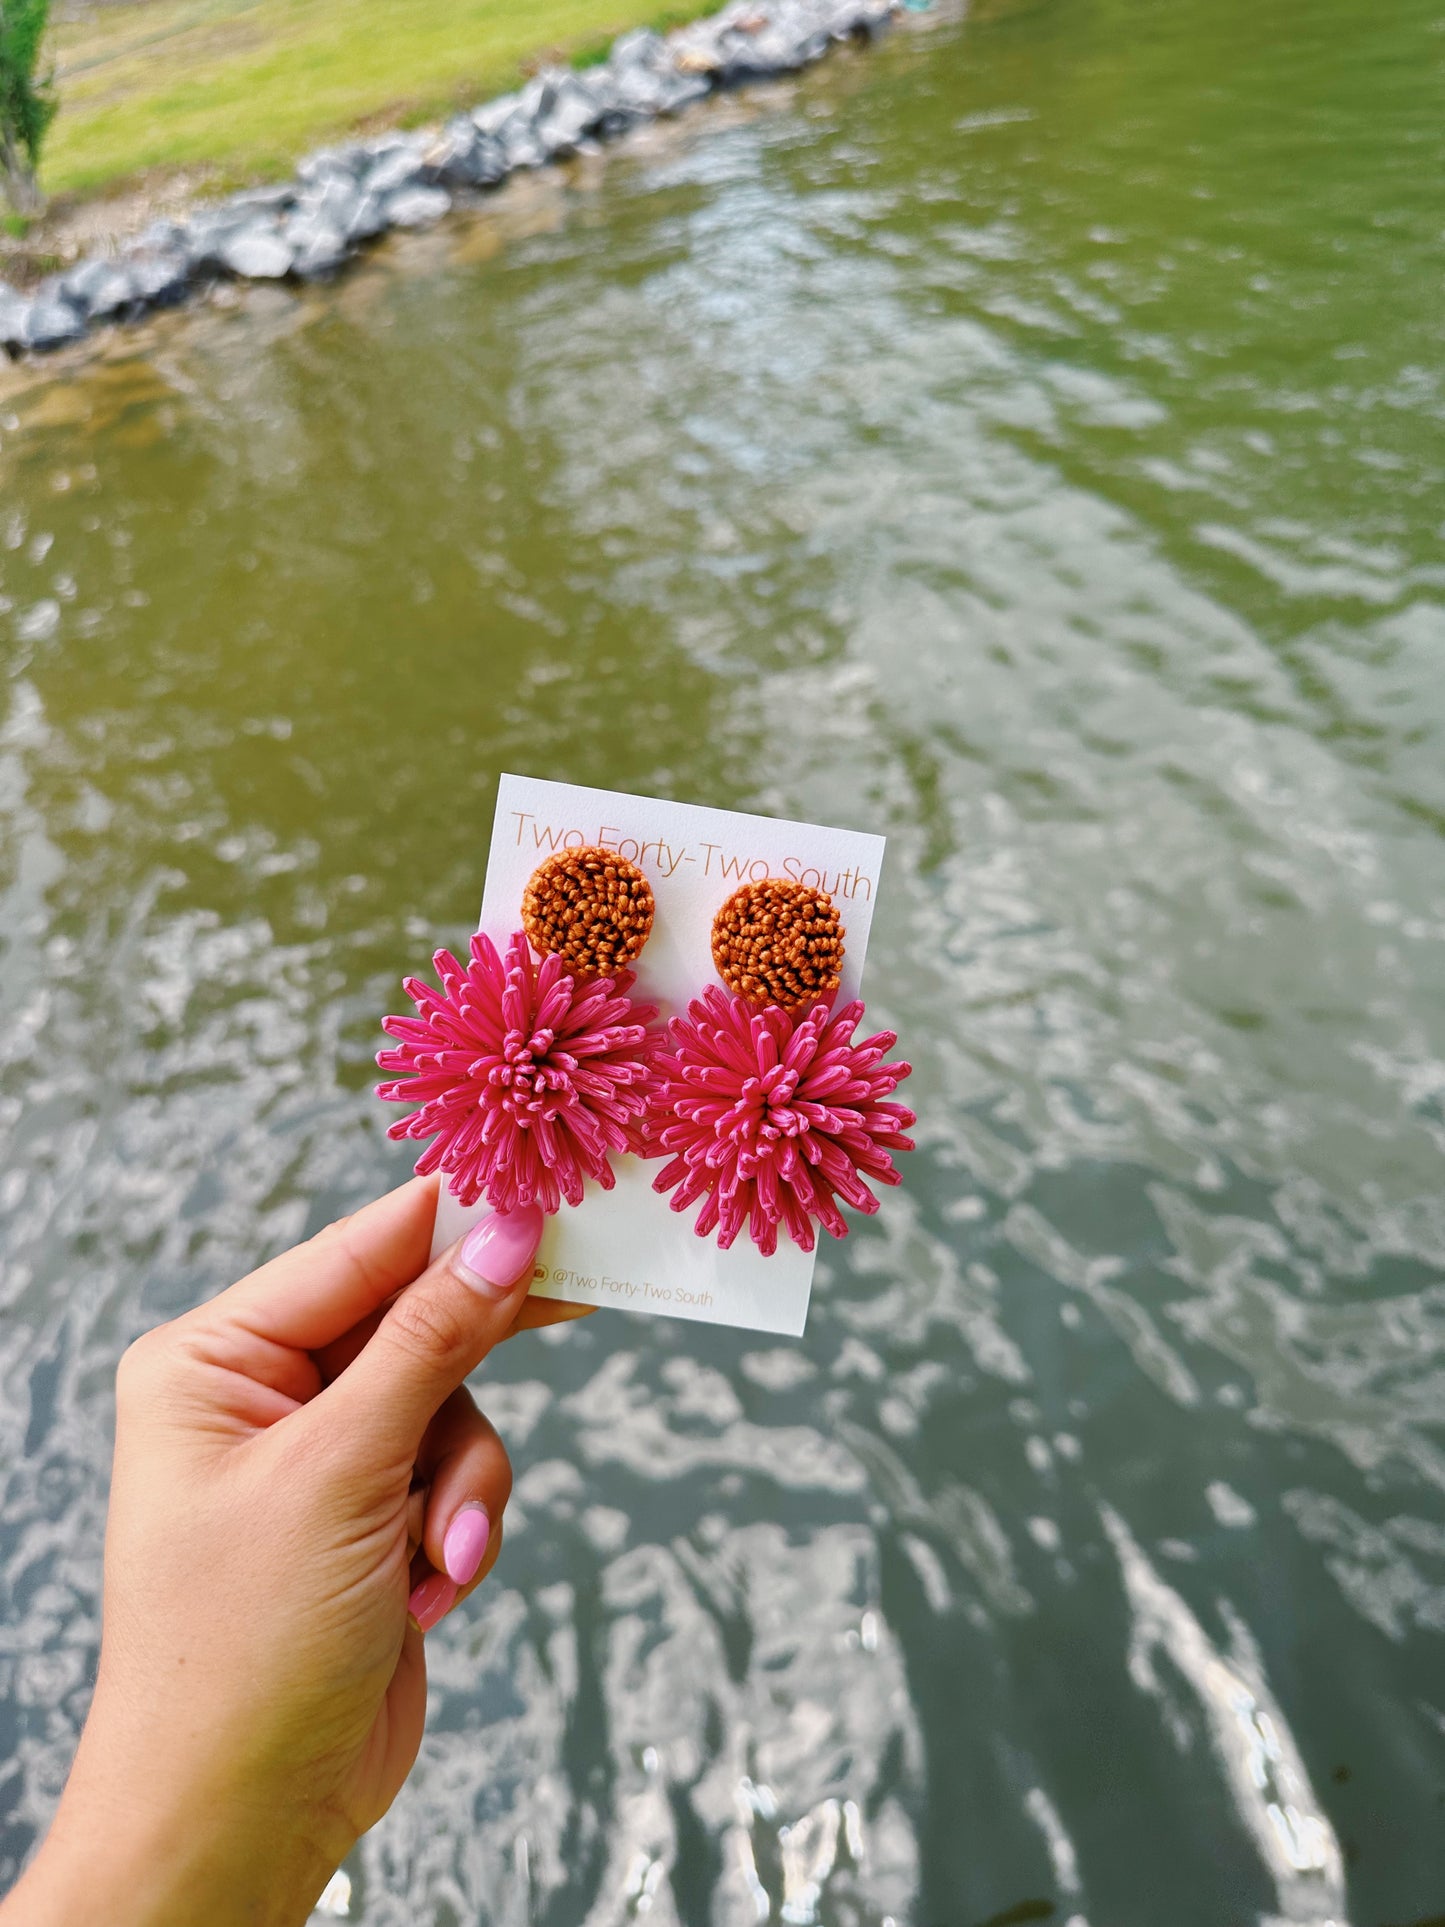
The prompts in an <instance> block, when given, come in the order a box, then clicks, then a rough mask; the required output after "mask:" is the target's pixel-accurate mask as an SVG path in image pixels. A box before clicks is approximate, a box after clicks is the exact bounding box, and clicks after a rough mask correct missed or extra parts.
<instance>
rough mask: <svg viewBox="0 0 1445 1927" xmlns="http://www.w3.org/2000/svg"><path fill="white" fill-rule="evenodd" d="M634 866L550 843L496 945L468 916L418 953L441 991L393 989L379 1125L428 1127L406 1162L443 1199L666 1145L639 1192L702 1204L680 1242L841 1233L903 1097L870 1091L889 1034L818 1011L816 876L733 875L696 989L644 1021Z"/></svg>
mask: <svg viewBox="0 0 1445 1927" xmlns="http://www.w3.org/2000/svg"><path fill="white" fill-rule="evenodd" d="M656 911H657V906H656V900H655V897H654V895H653V891H652V886H651V884H650V883H649V882H648V880H647V877H646V875H645V873H644V872H643V871H642V870H641V869H640V868H639V867H638V865H637V864H635V863H632V862H630V861H629V860H628V859H627V858H625V857H621V856H619V855H618V854H617V853H616V852H615V851H612V850H607V849H603V848H600V847H596V846H588V847H584V848H581V849H575V850H563V851H559V852H558V853H557V854H556V855H554V856H551V857H549V858H548V859H547V860H546V861H545V862H544V863H542V864H541V865H540V866H539V867H538V869H537V870H535V871H534V872H533V874H532V876H531V877H530V878H529V879H528V882H527V885H526V888H525V889H524V891H523V894H522V905H521V928H520V929H518V930H517V931H515V932H514V933H513V935H512V937H511V939H510V940H509V942H508V945H507V949H506V954H505V957H503V956H502V955H500V954H499V953H498V951H497V949H496V946H495V945H494V944H493V943H492V941H491V939H490V938H488V937H487V936H485V935H484V934H483V933H481V932H480V931H479V932H478V933H477V934H476V935H475V936H474V937H473V938H472V940H471V949H470V958H469V961H468V962H467V963H466V964H465V965H463V964H462V963H460V962H459V961H458V959H457V958H456V957H455V956H453V954H452V953H451V952H450V951H449V950H439V951H438V952H437V953H436V956H435V959H434V963H435V967H436V971H437V975H438V977H439V978H440V980H441V992H440V993H438V992H437V991H435V990H433V989H432V987H431V986H430V985H429V984H426V983H424V982H423V981H422V980H420V979H419V978H415V977H409V978H407V979H406V980H405V985H404V988H405V990H406V992H407V995H408V996H409V997H410V998H411V1000H412V1002H413V1003H414V1004H415V1006H416V1010H417V1015H416V1016H415V1017H387V1018H386V1019H384V1021H383V1026H382V1027H383V1029H384V1030H385V1031H386V1032H387V1033H388V1035H389V1036H390V1037H392V1038H393V1039H394V1040H395V1043H396V1048H394V1049H391V1050H384V1051H382V1052H381V1053H380V1054H379V1055H378V1057H377V1063H378V1065H379V1066H380V1068H381V1069H382V1070H384V1071H388V1072H392V1073H395V1075H394V1076H393V1078H392V1079H391V1081H389V1082H387V1083H384V1084H381V1085H379V1086H378V1087H377V1095H378V1096H379V1097H381V1098H384V1099H386V1100H387V1101H388V1102H393V1103H410V1104H418V1105H419V1107H420V1108H419V1109H417V1110H416V1111H415V1112H413V1114H412V1115H411V1116H409V1117H407V1118H403V1119H400V1120H399V1121H398V1122H397V1123H395V1124H393V1125H392V1126H391V1127H390V1131H389V1133H388V1134H389V1135H390V1136H391V1137H394V1138H411V1139H430V1140H431V1142H430V1144H429V1145H428V1147H427V1149H426V1150H425V1151H424V1152H423V1153H422V1155H421V1157H420V1158H419V1159H418V1160H417V1165H416V1169H417V1171H418V1172H421V1173H424V1172H429V1171H436V1170H440V1171H442V1172H444V1173H445V1174H446V1175H447V1178H448V1180H449V1183H450V1186H451V1189H452V1191H453V1193H454V1194H455V1195H456V1197H457V1198H458V1199H459V1201H460V1202H461V1203H463V1204H466V1205H471V1204H476V1203H478V1202H479V1201H480V1200H481V1199H483V1198H485V1199H486V1200H487V1201H488V1203H490V1204H491V1205H492V1206H493V1207H494V1208H496V1209H497V1210H501V1211H511V1210H515V1209H517V1208H518V1207H519V1206H521V1205H524V1204H529V1203H532V1202H536V1203H538V1204H540V1205H541V1206H542V1208H543V1210H545V1211H548V1212H552V1211H556V1210H558V1209H559V1208H560V1205H561V1203H562V1201H563V1199H564V1198H565V1200H566V1201H567V1203H569V1204H574V1205H575V1204H579V1203H580V1202H581V1201H582V1196H583V1188H584V1184H585V1181H586V1180H587V1179H589V1178H590V1179H592V1180H594V1181H595V1182H596V1183H598V1184H600V1185H602V1186H603V1187H604V1188H605V1189H608V1190H610V1189H611V1188H612V1186H613V1185H614V1183H615V1182H616V1178H615V1174H614V1172H613V1169H612V1163H611V1159H612V1156H613V1154H615V1153H619V1152H633V1153H635V1154H637V1155H639V1156H642V1157H645V1158H655V1157H667V1158H668V1159H669V1162H668V1164H667V1165H666V1167H665V1168H664V1169H663V1170H662V1171H661V1172H660V1173H659V1174H658V1176H657V1178H656V1180H655V1182H654V1188H655V1189H656V1190H658V1191H659V1192H664V1193H666V1192H669V1191H670V1192H672V1193H673V1196H672V1199H671V1203H672V1208H673V1209H674V1210H675V1211H683V1210H686V1209H687V1208H688V1207H689V1206H690V1205H692V1204H695V1203H698V1202H699V1201H700V1202H701V1209H700V1210H699V1212H698V1216H697V1220H696V1225H695V1229H696V1231H697V1234H698V1236H699V1237H708V1236H710V1235H712V1234H713V1233H714V1232H716V1234H717V1242H718V1244H719V1246H720V1247H721V1248H722V1249H724V1250H726V1249H727V1248H728V1247H729V1246H730V1245H731V1244H732V1243H733V1242H734V1241H735V1239H736V1238H737V1237H738V1235H739V1234H740V1232H741V1231H742V1230H743V1228H744V1227H746V1228H747V1229H748V1231H749V1233H750V1235H751V1237H752V1238H753V1241H754V1243H755V1244H756V1245H757V1247H758V1249H759V1250H760V1251H761V1252H763V1253H764V1254H765V1255H771V1254H772V1253H773V1252H774V1251H776V1249H777V1241H778V1230H779V1227H780V1226H783V1227H785V1228H786V1229H787V1231H788V1234H789V1236H790V1237H791V1238H792V1240H793V1242H794V1243H795V1244H796V1245H798V1246H799V1247H800V1249H802V1250H804V1251H811V1250H812V1249H813V1244H814V1232H813V1225H814V1223H815V1222H816V1223H820V1224H822V1225H823V1227H824V1228H825V1229H826V1230H827V1231H829V1232H831V1233H832V1234H833V1235H834V1236H835V1237H844V1236H846V1235H847V1225H846V1223H845V1222H844V1220H843V1218H842V1215H841V1213H840V1211H839V1209H838V1200H839V1199H841V1200H842V1201H843V1202H844V1203H846V1204H850V1205H853V1206H855V1207H856V1208H857V1209H859V1210H861V1211H865V1212H872V1211H876V1210H877V1208H878V1202H877V1199H876V1198H875V1197H874V1195H873V1193H872V1192H871V1191H870V1190H869V1189H868V1184H867V1182H866V1181H865V1180H870V1179H871V1180H872V1181H874V1182H877V1183H882V1184H896V1183H897V1182H898V1181H899V1179H898V1173H897V1171H896V1169H895V1168H894V1165H893V1162H892V1153H893V1152H895V1151H903V1150H910V1149H912V1141H911V1140H910V1139H909V1138H908V1137H906V1136H905V1135H904V1133H905V1132H906V1130H907V1129H908V1127H909V1126H910V1125H912V1123H913V1122H914V1118H913V1114H912V1112H910V1111H908V1110H906V1109H905V1108H904V1107H903V1106H902V1105H900V1104H895V1103H892V1102H890V1101H889V1100H890V1098H891V1094H892V1092H893V1091H894V1090H895V1089H896V1087H897V1085H898V1084H899V1083H900V1082H901V1081H902V1079H903V1078H904V1077H906V1076H908V1074H909V1068H910V1067H909V1066H908V1065H907V1064H900V1063H893V1064H885V1063H883V1062H882V1061H881V1060H882V1059H883V1058H884V1056H885V1055H886V1053H887V1052H888V1051H889V1050H890V1049H891V1048H892V1047H893V1045H894V1044H895V1043H896V1041H897V1038H896V1036H895V1034H894V1033H893V1032H891V1031H887V1032H882V1033H880V1034H879V1035H878V1036H876V1037H870V1038H868V1039H866V1040H865V1041H864V1042H862V1043H856V1042H855V1041H854V1032H855V1031H856V1029H857V1026H858V1024H859V1022H860V1020H861V1018H862V1016H863V1005H862V1004H861V1002H857V1001H854V1002H851V1003H849V1004H848V1005H846V1006H845V1007H844V1008H843V1009H842V1010H840V1011H838V1012H836V1014H835V1013H833V1011H832V1003H833V1000H834V998H835V996H836V993H837V991H838V988H839V984H840V981H841V973H842V966H843V959H844V954H845V951H844V945H845V931H844V927H843V921H842V917H841V915H840V913H839V911H838V908H837V906H836V905H835V904H834V903H833V901H832V899H831V898H830V897H829V896H828V895H827V893H826V892H824V891H822V890H814V889H811V888H809V887H808V886H807V885H804V884H800V883H792V882H789V881H787V880H785V879H782V878H768V879H766V880H763V881H760V882H752V883H747V884H744V885H742V886H741V887H740V888H739V889H737V890H735V891H734V892H733V893H732V895H731V896H729V897H728V899H727V901H726V902H725V903H724V904H723V905H722V906H721V908H720V909H719V910H718V912H717V915H716V917H715V918H714V921H713V926H712V941H711V950H712V958H713V965H714V968H715V969H716V971H717V973H718V976H719V978H720V979H721V983H722V985H725V986H726V989H724V988H722V987H721V986H720V985H718V984H710V985H708V986H707V987H706V988H705V989H704V990H703V992H702V994H701V996H700V997H698V998H694V999H693V1000H692V1001H691V1002H690V1003H689V1005H688V1008H687V1013H686V1015H685V1016H679V1017H674V1018H673V1019H672V1020H671V1022H670V1023H669V1024H668V1026H667V1027H666V1029H665V1030H664V1031H659V1030H655V1029H653V1028H652V1026H653V1024H654V1021H655V1019H656V1017H657V1010H656V1007H655V1006H654V1005H652V1004H649V1003H645V1002H641V1001H639V1000H637V999H635V998H634V997H633V996H632V994H631V993H632V989H633V986H634V983H635V981H636V979H635V976H634V973H633V970H632V965H633V964H634V963H635V962H636V961H637V959H638V957H639V956H640V955H641V952H642V950H643V947H644V946H645V944H646V943H647V940H648V938H649V936H650V935H651V933H652V929H653V924H654V921H655V918H656Z"/></svg>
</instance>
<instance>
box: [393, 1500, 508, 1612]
mask: <svg viewBox="0 0 1445 1927" xmlns="http://www.w3.org/2000/svg"><path fill="white" fill-rule="evenodd" d="M501 1550H502V1522H501V1520H500V1519H499V1520H498V1521H497V1523H496V1525H495V1526H494V1527H493V1529H492V1534H491V1537H490V1538H489V1539H488V1541H487V1550H486V1554H485V1557H484V1558H483V1560H482V1563H481V1565H480V1567H479V1568H478V1569H477V1572H476V1575H475V1577H474V1578H473V1579H472V1580H471V1581H470V1582H469V1583H468V1584H467V1585H465V1586H459V1585H458V1584H457V1582H456V1581H455V1579H448V1577H447V1575H446V1574H445V1573H444V1572H433V1571H432V1569H431V1567H430V1566H429V1565H428V1564H427V1563H426V1562H425V1561H424V1560H422V1559H420V1558H418V1559H417V1560H416V1562H415V1563H414V1565H413V1567H412V1581H413V1584H412V1589H411V1596H410V1598H409V1599H408V1600H407V1602H406V1609H407V1611H408V1612H409V1613H410V1614H411V1617H412V1618H413V1619H414V1620H415V1621H416V1623H417V1625H418V1626H419V1627H420V1628H421V1630H422V1631H423V1632H424V1633H429V1632H430V1631H431V1629H432V1627H433V1626H435V1625H436V1624H437V1622H438V1621H439V1620H442V1619H445V1618H446V1616H447V1614H448V1613H449V1612H450V1611H451V1610H452V1608H453V1607H454V1606H459V1605H461V1603H462V1602H463V1600H466V1599H470V1598H471V1596H472V1594H473V1593H474V1592H475V1591H476V1589H477V1587H478V1586H480V1585H481V1583H482V1581H483V1580H484V1579H485V1578H486V1577H487V1575H488V1573H490V1572H491V1570H492V1567H493V1566H494V1565H496V1563H497V1560H498V1558H499V1556H500V1554H501Z"/></svg>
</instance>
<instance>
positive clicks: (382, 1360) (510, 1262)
mask: <svg viewBox="0 0 1445 1927" xmlns="http://www.w3.org/2000/svg"><path fill="white" fill-rule="evenodd" d="M545 1222H546V1220H545V1218H544V1217H543V1214H542V1211H541V1209H540V1207H539V1206H537V1205H535V1204H533V1205H525V1206H523V1207H522V1208H521V1209H520V1210H517V1211H511V1212H500V1211H494V1212H491V1213H489V1214H488V1215H487V1216H486V1217H485V1218H482V1219H481V1220H480V1221H479V1222H478V1223H476V1224H474V1225H473V1226H472V1228H471V1230H470V1231H469V1232H468V1233H467V1235H466V1236H465V1237H464V1238H462V1239H460V1240H459V1241H458V1243H456V1244H455V1245H453V1246H452V1247H451V1249H450V1250H449V1251H447V1252H444V1253H443V1255H442V1256H441V1257H440V1258H439V1259H438V1260H437V1262H436V1263H435V1264H434V1265H432V1266H430V1267H429V1268H428V1269H427V1270H426V1271H424V1272H423V1273H422V1275H421V1277H420V1278H418V1279H417V1281H416V1283H415V1284H413V1285H411V1286H410V1287H409V1288H408V1289H407V1290H405V1291H403V1292H402V1293H401V1295H400V1296H399V1297H398V1298H397V1299H396V1302H395V1303H394V1304H393V1305H392V1306H391V1308H390V1309H389V1310H388V1312H387V1314H386V1316H385V1317H384V1318H383V1319H382V1321H381V1323H380V1324H379V1325H378V1326H377V1328H376V1330H375V1331H374V1332H373V1333H372V1335H371V1337H370V1338H369V1339H368V1340H367V1342H366V1344H365V1345H364V1346H363V1347H362V1349H361V1351H360V1352H359V1353H358V1354H357V1356H356V1358H354V1359H353V1360H352V1362H351V1364H350V1365H348V1366H347V1368H346V1369H345V1371H343V1372H342V1373H341V1375H340V1377H339V1378H337V1379H335V1380H334V1381H333V1382H332V1383H331V1384H330V1385H328V1386H327V1387H326V1388H325V1390H324V1391H323V1392H322V1393H321V1395H320V1396H319V1397H318V1398H316V1399H315V1400H313V1401H312V1403H311V1405H310V1406H308V1407H307V1408H306V1409H307V1412H308V1414H310V1415H311V1418H312V1422H313V1423H321V1424H333V1423H334V1424H337V1425H339V1427H340V1429H341V1430H342V1432H343V1433H349V1435H351V1436H354V1437H357V1438H363V1439H365V1440H366V1444H367V1451H368V1454H369V1455H371V1456H372V1457H373V1459H374V1460H375V1461H376V1462H379V1463H381V1464H389V1463H405V1464H408V1465H409V1464H410V1463H411V1462H412V1460H413V1459H414V1458H415V1457H416V1454H417V1451H418V1449H419V1447H420V1445H421V1440H422V1435H423V1433H425V1431H426V1429H427V1427H428V1425H429V1424H430V1423H431V1420H432V1418H433V1416H434V1415H435V1413H437V1412H438V1411H439V1410H440V1409H441V1406H442V1405H443V1403H444V1402H445V1401H446V1399H447V1398H449V1397H450V1395H451V1394H452V1393H453V1392H454V1391H455V1390H456V1389H457V1387H458V1386H459V1385H460V1384H461V1382H462V1380H463V1379H464V1378H465V1377H466V1375H467V1373H468V1372H470V1371H474V1370H475V1369H476V1367H477V1366H478V1365H479V1364H480V1363H481V1361H482V1360H483V1359H484V1358H485V1357H486V1355H487V1353H488V1352H489V1351H490V1350H491V1349H492V1347H493V1345H495V1344H497V1343H498V1341H499V1340H500V1339H502V1338H504V1337H505V1336H506V1334H507V1332H508V1331H509V1330H510V1329H511V1327H512V1325H513V1323H514V1322H515V1320H516V1316H517V1313H518V1312H519V1311H520V1309H521V1306H522V1300H523V1299H524V1298H525V1296H526V1294H527V1291H528V1289H529V1287H530V1285H531V1282H532V1273H533V1267H534V1265H535V1263H536V1257H537V1246H538V1245H539V1244H540V1242H541V1238H542V1227H543V1225H544V1223H545Z"/></svg>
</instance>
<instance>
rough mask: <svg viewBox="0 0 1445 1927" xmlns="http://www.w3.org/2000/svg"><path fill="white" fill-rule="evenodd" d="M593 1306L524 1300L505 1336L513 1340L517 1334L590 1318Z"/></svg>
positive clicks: (544, 1300) (554, 1299)
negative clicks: (577, 1319)
mask: <svg viewBox="0 0 1445 1927" xmlns="http://www.w3.org/2000/svg"><path fill="white" fill-rule="evenodd" d="M596 1309H597V1307H596V1306H595V1305H569V1304H567V1303H566V1301H565V1300H564V1299H561V1298H524V1299H523V1300H522V1309H521V1310H520V1311H519V1312H518V1313H517V1316H516V1317H515V1318H514V1319H513V1321H512V1329H511V1330H510V1331H509V1332H508V1333H507V1334H506V1336H507V1337H508V1338H515V1337H516V1336H517V1333H518V1332H534V1331H541V1330H542V1329H543V1328H544V1327H545V1326H547V1325H566V1324H570V1323H571V1321H572V1320H573V1319H574V1318H590V1317H591V1316H592V1314H593V1312H594V1311H596Z"/></svg>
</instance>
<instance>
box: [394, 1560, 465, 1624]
mask: <svg viewBox="0 0 1445 1927" xmlns="http://www.w3.org/2000/svg"><path fill="white" fill-rule="evenodd" d="M456 1602H457V1588H456V1582H455V1581H454V1580H451V1579H448V1578H447V1576H446V1574H445V1573H444V1572H429V1573H428V1574H427V1576H426V1578H425V1579H423V1580H422V1582H421V1584H420V1585H419V1586H418V1587H416V1588H415V1590H414V1591H413V1593H412V1595H411V1598H410V1599H408V1600H407V1602H406V1609H407V1611H408V1612H409V1613H410V1614H411V1616H412V1618H413V1619H414V1620H415V1621H416V1623H417V1625H418V1626H420V1627H421V1629H422V1631H423V1632H424V1633H429V1632H430V1631H431V1629H432V1627H433V1626H435V1624H436V1623H437V1621H438V1620H439V1619H444V1618H445V1617H446V1615H447V1614H448V1613H449V1612H450V1611H451V1609H452V1607H453V1606H454V1605H455V1604H456Z"/></svg>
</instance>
